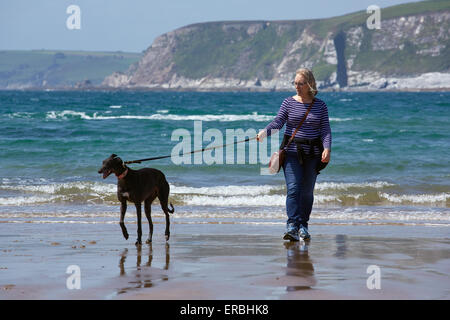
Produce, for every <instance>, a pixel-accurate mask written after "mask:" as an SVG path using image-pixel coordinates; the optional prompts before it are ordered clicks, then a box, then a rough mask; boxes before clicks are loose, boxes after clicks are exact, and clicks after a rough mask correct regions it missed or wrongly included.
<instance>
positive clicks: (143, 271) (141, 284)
mask: <svg viewBox="0 0 450 320" xmlns="http://www.w3.org/2000/svg"><path fill="white" fill-rule="evenodd" d="M165 255H166V257H165V264H164V267H163V270H168V269H169V264H170V245H169V244H168V243H166V244H165ZM127 256H128V248H125V249H124V250H123V251H122V253H121V257H120V260H119V269H120V273H119V274H120V276H121V277H122V276H125V275H127V272H126V270H125V261H126V260H127ZM152 261H153V246H152V244H149V246H148V253H147V262H146V264H145V268H143V267H141V264H142V246H137V247H136V269H134V270H133V271H132V273H133V274H134V276H135V280H134V281H129V283H130V284H131V285H132V286H130V287H126V288H122V289H120V290H118V292H117V294H122V293H126V292H128V291H130V290H135V289H140V288H151V287H153V286H154V283H155V282H157V281H160V280H162V281H167V280H169V277H168V276H167V274H166V273H161V272H158V271H160V270H161V269H159V270H158V269H157V268H151V266H152Z"/></svg>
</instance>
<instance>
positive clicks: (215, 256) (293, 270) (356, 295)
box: [0, 222, 450, 300]
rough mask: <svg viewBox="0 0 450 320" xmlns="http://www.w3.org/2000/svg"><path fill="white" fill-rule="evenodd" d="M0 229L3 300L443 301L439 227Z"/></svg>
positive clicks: (448, 252) (446, 263)
mask: <svg viewBox="0 0 450 320" xmlns="http://www.w3.org/2000/svg"><path fill="white" fill-rule="evenodd" d="M0 228H1V230H2V232H1V235H0V237H1V243H0V246H1V248H0V256H1V259H0V299H2V300H3V299H169V300H172V299H177V300H178V299H193V300H210V299H211V300H215V299H282V300H284V299H449V298H450V282H449V271H450V240H449V238H448V227H447V226H420V225H351V224H342V225H338V224H334V225H333V224H315V225H311V226H310V231H311V233H312V236H313V237H312V240H311V241H310V242H308V243H305V242H302V241H301V242H298V243H287V242H284V241H283V240H282V239H281V237H282V233H283V226H282V225H273V224H272V225H270V224H269V225H265V224H184V223H176V222H175V223H173V224H172V237H171V239H170V241H169V243H166V242H165V241H164V236H163V228H164V225H163V224H162V223H160V222H158V223H156V224H155V233H154V241H153V244H152V245H151V246H150V245H146V244H144V245H142V247H141V248H137V247H136V246H135V245H134V241H135V237H136V225H135V224H133V223H129V224H128V230H129V233H130V239H129V240H128V241H126V240H125V239H123V238H122V235H121V232H120V228H119V226H118V224H117V225H116V224H101V223H99V224H80V223H74V224H64V223H56V224H55V223H53V224H49V223H42V224H36V223H2V224H0ZM143 230H144V236H145V237H146V236H147V233H146V232H147V230H148V229H147V225H146V224H144V225H143ZM71 265H75V266H78V267H79V271H80V277H79V280H80V289H68V286H67V279H68V278H69V277H71V276H72V274H69V273H66V271H67V268H68V267H69V266H71ZM369 266H375V268H379V269H378V270H379V271H380V273H379V275H380V277H379V283H378V284H379V289H377V288H376V287H375V288H374V284H375V283H376V282H374V278H373V277H374V276H376V275H375V273H374V272H373V269H370V268H369ZM368 268H369V272H368ZM372 268H373V267H372ZM370 277H372V278H370ZM369 278H370V279H369ZM368 279H369V281H368ZM368 282H370V283H369V284H368ZM371 284H372V285H371ZM370 286H371V287H372V289H369V287H370Z"/></svg>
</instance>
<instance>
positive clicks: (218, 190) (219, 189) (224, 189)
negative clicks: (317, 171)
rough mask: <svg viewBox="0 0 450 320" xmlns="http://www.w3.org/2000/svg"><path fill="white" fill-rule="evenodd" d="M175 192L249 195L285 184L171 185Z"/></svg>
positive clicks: (265, 191) (274, 189)
mask: <svg viewBox="0 0 450 320" xmlns="http://www.w3.org/2000/svg"><path fill="white" fill-rule="evenodd" d="M170 190H171V193H173V194H192V195H199V194H201V195H210V196H212V195H222V196H236V195H248V196H257V195H264V194H269V193H271V192H275V191H280V190H283V186H274V185H254V186H237V185H230V186H214V187H187V186H174V185H171V186H170Z"/></svg>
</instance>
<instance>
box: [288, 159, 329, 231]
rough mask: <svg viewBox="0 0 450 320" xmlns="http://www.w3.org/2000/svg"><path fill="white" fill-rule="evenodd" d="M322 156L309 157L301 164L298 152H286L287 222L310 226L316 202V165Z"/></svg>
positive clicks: (297, 226) (298, 225) (298, 226)
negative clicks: (309, 222)
mask: <svg viewBox="0 0 450 320" xmlns="http://www.w3.org/2000/svg"><path fill="white" fill-rule="evenodd" d="M318 161H320V156H315V157H314V158H307V159H305V160H304V161H303V165H301V164H300V163H299V161H298V157H297V153H293V152H286V160H285V162H284V165H283V171H284V178H285V180H286V187H287V195H286V211H287V216H288V220H287V224H291V223H292V224H294V225H295V227H296V228H297V229H298V228H300V226H301V225H302V226H304V227H306V228H308V221H309V216H310V214H311V210H312V206H313V202H314V194H313V193H314V186H315V184H316V178H317V172H316V167H317V164H318Z"/></svg>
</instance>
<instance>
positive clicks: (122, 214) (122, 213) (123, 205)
mask: <svg viewBox="0 0 450 320" xmlns="http://www.w3.org/2000/svg"><path fill="white" fill-rule="evenodd" d="M125 212H127V201H126V200H125V201H122V203H121V204H120V228H122V234H123V236H124V238H125V240H128V232H127V228H126V227H125V223H124V219H125Z"/></svg>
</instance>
